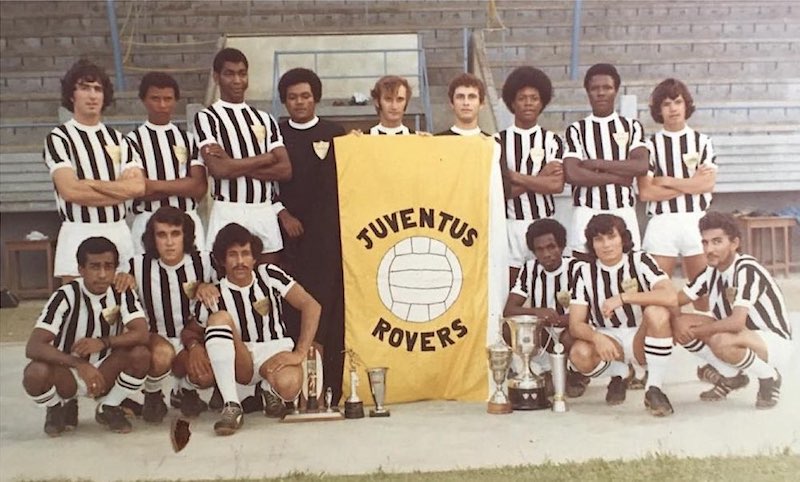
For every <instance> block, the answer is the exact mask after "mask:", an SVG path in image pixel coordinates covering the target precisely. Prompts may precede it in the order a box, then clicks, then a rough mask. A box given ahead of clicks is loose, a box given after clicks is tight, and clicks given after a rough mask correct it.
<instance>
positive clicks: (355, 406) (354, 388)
mask: <svg viewBox="0 0 800 482" xmlns="http://www.w3.org/2000/svg"><path fill="white" fill-rule="evenodd" d="M344 353H345V355H347V357H348V359H349V360H350V396H349V397H347V400H345V401H344V418H364V402H362V401H361V399H360V398H358V366H359V365H361V364H362V363H361V358H360V357H359V356H358V354H357V353H356V352H355V351H353V350H352V349H350V348H348V349H346V350H345V351H344Z"/></svg>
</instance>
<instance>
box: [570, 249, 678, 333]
mask: <svg viewBox="0 0 800 482" xmlns="http://www.w3.org/2000/svg"><path fill="white" fill-rule="evenodd" d="M668 279H669V278H668V277H667V275H666V274H664V272H663V271H661V268H660V267H659V266H658V263H656V261H655V260H654V259H653V258H652V257H651V256H650V255H649V254H647V253H645V252H644V251H631V252H630V253H627V254H623V255H622V259H621V260H620V262H619V263H617V264H616V265H614V266H605V265H603V264H602V263H601V262H600V261H599V260H598V261H595V262H593V263H585V264H583V265H582V266H581V267H580V270H579V276H578V277H577V278H576V286H575V290H574V291H573V293H572V303H574V304H576V305H585V306H588V308H589V324H591V325H593V326H596V327H600V328H602V327H605V328H619V327H629V328H634V327H637V326H639V324H640V322H641V320H642V310H643V307H642V306H639V305H632V304H625V305H622V306H620V307H619V308H617V309H616V310H614V313H613V314H612V315H611V318H604V317H603V312H602V305H603V302H604V301H605V300H607V299H609V298H611V297H612V296H615V295H618V294H620V293H622V294H623V296H624V294H625V293H637V292H645V291H651V290H652V289H653V286H654V285H655V284H656V283H658V282H659V281H662V280H668Z"/></svg>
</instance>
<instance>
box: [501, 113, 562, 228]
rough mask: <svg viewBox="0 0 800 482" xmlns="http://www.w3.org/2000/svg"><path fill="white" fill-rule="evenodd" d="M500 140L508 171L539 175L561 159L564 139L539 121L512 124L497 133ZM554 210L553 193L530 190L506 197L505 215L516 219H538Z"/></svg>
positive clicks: (549, 214) (549, 215) (551, 213)
mask: <svg viewBox="0 0 800 482" xmlns="http://www.w3.org/2000/svg"><path fill="white" fill-rule="evenodd" d="M496 137H497V139H498V143H499V144H500V162H501V163H503V164H504V165H505V166H506V167H507V168H508V170H509V171H514V172H518V173H520V174H525V175H526V176H535V175H538V174H539V173H540V172H541V170H542V168H544V166H545V165H547V164H548V163H551V162H559V163H560V162H561V159H562V157H563V155H564V143H563V141H562V140H561V138H560V137H559V136H557V135H556V134H554V133H553V132H550V131H548V130H547V129H543V128H541V127H540V126H538V125H536V126H534V127H532V128H530V129H520V128H518V127H516V126H513V125H512V126H511V127H509V128H508V129H505V130H503V131H500V132H498V133H497V134H496ZM554 214H555V201H554V200H553V195H552V194H539V193H536V192H532V191H528V192H525V193H522V194H521V195H519V196H517V197H515V198H512V199H507V200H506V218H507V219H517V220H530V221H532V220H536V219H541V218H546V217H551V216H553V215H554Z"/></svg>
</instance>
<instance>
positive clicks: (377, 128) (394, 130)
mask: <svg viewBox="0 0 800 482" xmlns="http://www.w3.org/2000/svg"><path fill="white" fill-rule="evenodd" d="M407 134H414V129H409V128H408V127H406V126H404V125H402V124H401V125H400V126H398V127H386V126H384V125H382V124H375V125H374V126H372V127H370V128H369V135H371V136H400V135H407Z"/></svg>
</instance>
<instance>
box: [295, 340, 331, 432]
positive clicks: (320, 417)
mask: <svg viewBox="0 0 800 482" xmlns="http://www.w3.org/2000/svg"><path fill="white" fill-rule="evenodd" d="M318 362H319V363H320V365H321V360H319V354H318V352H317V349H316V348H314V346H313V345H312V346H311V348H309V349H308V357H307V358H306V363H305V370H304V371H305V373H306V384H305V386H304V387H303V390H302V393H303V395H305V396H306V406H305V410H301V409H300V406H299V405H300V404H299V399H300V395H299V394H298V396H297V398H296V399H295V400H294V409H293V410H292V412H291V413H289V414H287V415H286V416H284V417H283V418H282V419H281V422H286V423H296V422H316V421H330V420H342V419H344V416H342V414H341V413H340V412H339V410H338V409H334V408H332V407H331V406H330V405H331V400H332V399H333V392H332V391H331V389H330V387H328V390H327V391H326V393H325V405H326V407H325V410H320V409H319V403H318V399H319V397H320V395H321V394H322V384H321V383H319V382H320V381H321V379H322V377H321V376H320V375H321V373H320V372H319V371H318V365H317V363H318Z"/></svg>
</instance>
